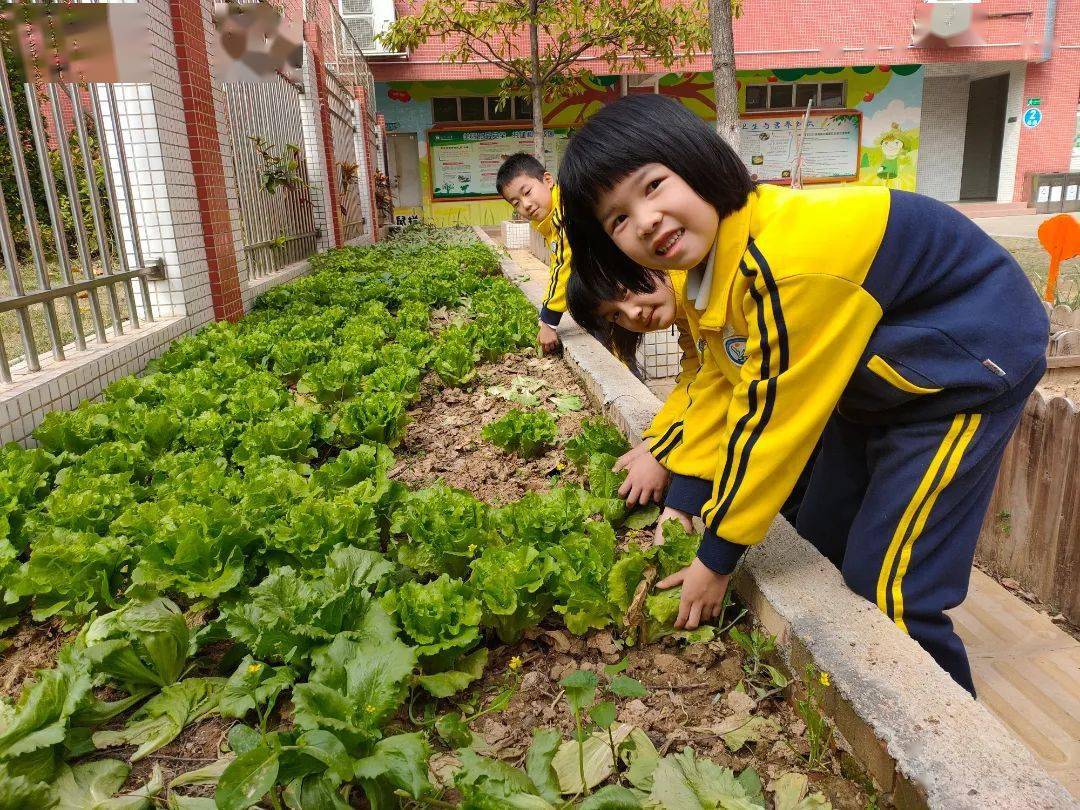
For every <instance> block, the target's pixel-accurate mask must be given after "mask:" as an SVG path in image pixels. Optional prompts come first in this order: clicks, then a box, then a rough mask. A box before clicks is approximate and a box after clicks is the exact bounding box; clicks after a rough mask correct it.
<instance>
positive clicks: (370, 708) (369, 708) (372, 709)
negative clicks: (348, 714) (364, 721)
mask: <svg viewBox="0 0 1080 810" xmlns="http://www.w3.org/2000/svg"><path fill="white" fill-rule="evenodd" d="M364 711H366V712H367V713H368V714H374V712H375V707H374V706H372V705H371V704H370V703H369V704H368V705H367V706H365V707H364Z"/></svg>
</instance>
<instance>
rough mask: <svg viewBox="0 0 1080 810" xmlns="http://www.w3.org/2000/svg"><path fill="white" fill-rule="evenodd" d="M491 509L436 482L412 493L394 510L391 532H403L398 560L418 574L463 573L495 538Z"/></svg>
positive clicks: (397, 533)
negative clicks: (490, 530)
mask: <svg viewBox="0 0 1080 810" xmlns="http://www.w3.org/2000/svg"><path fill="white" fill-rule="evenodd" d="M487 523H488V508H487V506H486V505H485V504H483V503H481V502H480V501H478V500H477V499H476V498H474V497H473V496H472V495H470V494H469V493H468V492H465V491H463V490H460V489H453V488H452V487H448V486H447V485H446V484H444V483H442V482H441V481H440V482H437V483H436V484H434V485H432V486H430V487H426V488H425V489H420V490H417V491H416V492H412V493H409V494H408V495H407V496H405V498H404V499H403V500H402V502H401V503H400V504H399V505H398V507H397V509H396V510H395V511H394V519H393V523H392V524H391V527H390V532H391V534H393V535H395V536H400V540H399V542H398V544H397V550H398V552H397V558H398V562H400V563H401V564H402V565H406V566H408V567H409V568H411V569H413V570H414V571H416V572H417V573H418V574H440V573H443V572H445V573H448V574H450V575H451V576H455V577H460V576H463V575H464V574H465V572H466V570H467V566H468V564H469V562H470V560H472V559H473V558H474V557H475V556H476V555H477V553H478V552H479V551H480V550H481V549H483V548H485V547H486V546H488V545H489V544H490V543H491V542H492V539H493V537H492V534H491V532H489V531H488V529H487Z"/></svg>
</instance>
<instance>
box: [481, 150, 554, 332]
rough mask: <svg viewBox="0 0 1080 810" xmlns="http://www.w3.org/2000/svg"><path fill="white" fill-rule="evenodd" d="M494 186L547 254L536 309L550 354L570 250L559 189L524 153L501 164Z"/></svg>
mask: <svg viewBox="0 0 1080 810" xmlns="http://www.w3.org/2000/svg"><path fill="white" fill-rule="evenodd" d="M495 187H496V188H497V189H498V190H499V194H501V195H502V198H503V199H504V200H506V201H507V202H508V203H510V205H512V206H513V207H514V210H515V211H517V213H518V214H519V215H521V216H523V217H525V218H526V219H528V220H529V221H530V222H531V223H532V226H533V227H534V228H536V230H537V231H538V232H539V233H540V235H541V236H542V237H544V243H545V244H546V245H547V246H548V250H549V251H550V254H551V258H550V260H549V261H550V267H551V276H550V279H549V281H548V287H547V294H546V295H545V297H544V306H543V307H542V308H541V310H540V332H539V334H538V335H537V340H538V341H539V343H540V346H541V348H543V350H544V351H545V352H551V351H554V350H555V347H556V346H557V345H558V343H559V334H558V332H557V331H556V330H557V328H558V326H559V321H560V320H561V319H562V316H563V313H564V312H566V282H567V280H568V279H569V278H570V248H569V246H568V245H567V243H566V237H565V235H564V233H563V220H562V208H561V206H560V205H559V187H558V186H557V185H555V178H554V177H552V176H551V172H549V171H547V170H546V169H544V164H542V163H541V162H540V161H539V160H537V159H536V158H535V157H533V156H532V155H530V154H528V153H526V152H518V153H517V154H515V155H511V156H510V157H508V158H507V159H506V160H505V161H503V164H502V166H500V167H499V172H498V174H497V175H496V176H495Z"/></svg>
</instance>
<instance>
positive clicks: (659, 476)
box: [612, 442, 671, 522]
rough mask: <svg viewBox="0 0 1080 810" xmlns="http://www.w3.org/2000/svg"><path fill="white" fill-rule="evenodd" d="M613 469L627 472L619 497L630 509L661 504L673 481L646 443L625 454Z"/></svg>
mask: <svg viewBox="0 0 1080 810" xmlns="http://www.w3.org/2000/svg"><path fill="white" fill-rule="evenodd" d="M612 469H613V471H614V472H620V471H622V470H626V471H627V475H626V480H625V481H623V483H622V486H621V487H619V497H620V498H626V505H627V506H628V507H634V506H638V505H641V506H644V505H645V504H647V503H648V502H649V501H656V502H657V503H660V501H661V500H663V498H664V491H665V490H666V489H667V485H668V481H669V480H670V479H671V473H669V472H668V471H667V468H666V467H664V465H663V464H661V463H660V462H659V461H657V460H656V458H655V457H654V456H653V454H652V453H650V452H649V448H648V446H647V445H646V444H645V442H642V443H641V444H639V445H638V446H637V447H635V448H634V449H633V450H630V451H629V452H627V453H624V454H623V455H622V457H620V458H619V460H618V461H616V462H615V466H614V467H613V468H612ZM661 522H662V521H661Z"/></svg>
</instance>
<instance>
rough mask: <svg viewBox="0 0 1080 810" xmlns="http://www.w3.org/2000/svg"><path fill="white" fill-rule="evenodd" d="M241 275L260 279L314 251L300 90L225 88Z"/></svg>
mask: <svg viewBox="0 0 1080 810" xmlns="http://www.w3.org/2000/svg"><path fill="white" fill-rule="evenodd" d="M224 88H225V101H226V107H227V109H228V117H229V133H230V139H231V141H232V152H233V166H234V169H235V173H236V185H237V189H238V191H239V197H240V222H241V227H242V230H243V237H244V254H245V256H246V259H247V267H248V274H249V276H250V277H251V278H260V277H262V276H266V275H269V274H270V273H273V272H275V271H277V270H280V269H281V268H282V267H285V266H286V265H289V264H292V263H294V262H298V261H302V260H304V259H306V258H307V257H308V256H310V255H311V254H313V253H314V252H315V249H316V240H317V238H318V235H319V234H318V230H317V229H316V225H315V213H314V210H313V205H312V201H311V195H310V193H309V192H310V188H309V185H308V183H309V180H310V176H309V173H308V163H307V156H306V154H305V150H304V134H303V127H302V124H301V117H300V96H301V94H302V93H303V88H302V87H301V86H299V85H298V84H295V83H294V82H292V81H290V80H289V79H286V78H285V77H283V76H280V75H279V76H278V77H277V80H276V81H270V82H235V83H232V82H229V83H226V84H225V85H224Z"/></svg>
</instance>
